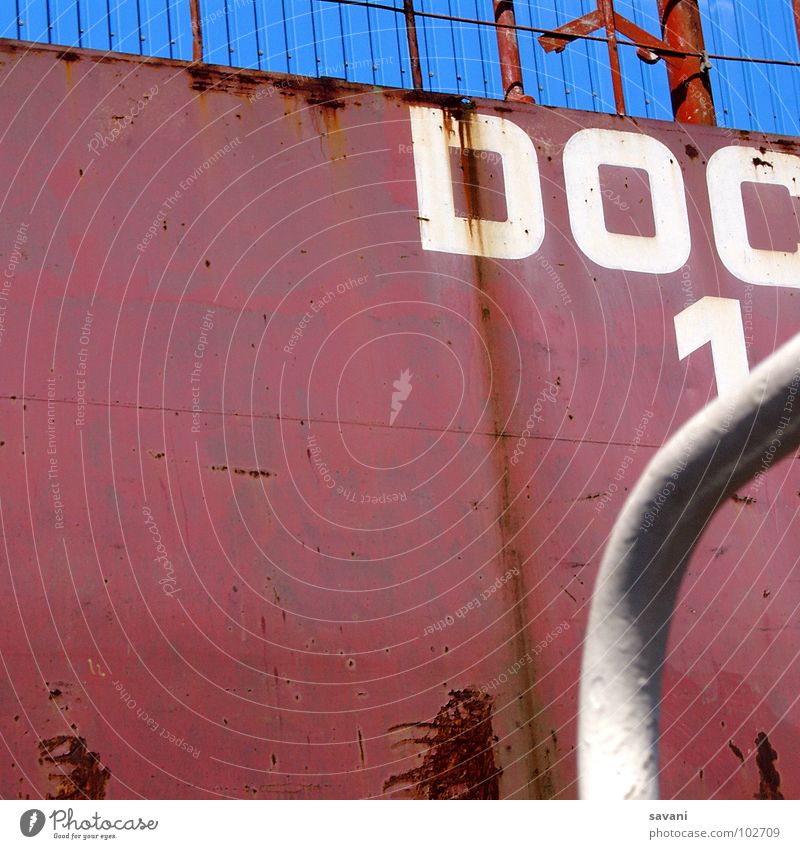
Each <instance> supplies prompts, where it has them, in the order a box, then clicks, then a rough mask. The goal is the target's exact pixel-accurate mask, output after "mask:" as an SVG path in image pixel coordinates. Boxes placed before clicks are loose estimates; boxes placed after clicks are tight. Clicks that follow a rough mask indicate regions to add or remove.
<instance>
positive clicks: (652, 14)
mask: <svg viewBox="0 0 800 849" xmlns="http://www.w3.org/2000/svg"><path fill="white" fill-rule="evenodd" d="M380 3H381V5H383V6H391V7H392V9H374V8H372V9H367V8H363V7H358V6H348V5H340V4H338V3H336V2H330V0H201V7H202V24H203V35H204V47H205V50H204V59H205V61H207V62H211V63H215V64H222V65H232V66H234V67H243V68H261V69H266V70H275V71H281V72H284V73H285V72H288V73H292V74H301V75H306V76H312V77H317V76H328V77H338V78H341V79H347V80H352V81H357V82H366V83H372V84H377V85H388V86H398V87H405V88H409V87H411V68H410V62H409V54H408V43H407V37H406V29H405V19H404V17H403V15H402V9H403V0H380ZM0 4H2V5H0V36H3V37H6V38H21V39H25V40H30V41H45V42H50V43H53V44H63V45H66V46H80V47H91V48H95V49H98V50H116V51H120V52H123V53H137V54H145V55H155V56H167V57H172V58H182V59H190V58H191V54H192V36H191V28H190V19H189V0H0ZM700 6H701V13H702V16H703V25H704V30H705V38H706V46H707V49H708V52H709V53H711V54H723V55H726V56H750V57H759V58H766V59H774V60H784V61H786V60H788V61H793V62H797V61H800V49H798V41H797V33H796V30H795V25H794V18H793V14H792V8H791V6H792V4H791V0H700ZM515 7H516V14H517V23H518V24H519V25H520V26H522V27H523V28H524V27H530V28H533V29H536V28H544V29H554V28H556V27H558V26H561V25H563V24H565V23H567V22H569V21H571V20H573V19H575V18H577V17H580V16H581V15H583V14H585V13H587V12H590V11H592V10H593V9H595V8H596V0H516V1H515ZM615 7H616V10H617V12H618V13H619V14H621V15H623V16H625V17H627V18H629V19H630V20H632V21H634V23H636V24H638V25H639V26H640V27H641V28H643V29H645V30H647V31H648V32H650V33H652V34H654V35H659V34H660V25H659V21H658V15H657V6H656V0H616V3H615ZM415 8H416V10H417V11H418V12H420V13H432V14H436V15H443V16H449V17H456V18H464V19H468V21H472V22H464V21H448V20H442V19H439V18H431V17H425V16H424V14H421V15H420V16H419V17H418V19H417V32H418V37H419V46H420V54H421V65H422V74H423V87H424V88H426V89H429V90H433V91H443V92H453V93H456V94H462V95H469V96H484V97H487V96H488V97H502V87H501V82H500V67H499V61H498V53H497V39H496V37H495V32H494V28H493V27H492V26H491V25H490V24H491V22H492V21H493V3H492V0H415ZM392 10H396V11H392ZM474 21H483V22H486V23H485V24H483V25H481V24H479V23H473V22H474ZM596 35H597V36H600V37H602V36H603V35H604V32H603V31H602V30H601V31H598V32H597V33H596ZM538 36H539V33H538V32H531V31H525V30H524V29H523V30H522V31H520V33H519V37H518V40H519V46H520V58H521V63H522V69H523V79H524V82H525V87H526V91H527V92H528V93H530V94H532V95H533V96H534V97H535V98H536V100H537V101H538V102H539V103H544V104H547V105H551V106H566V107H571V108H574V109H587V110H593V111H596V112H613V111H614V95H613V90H612V86H611V75H610V72H609V68H608V49H607V46H606V45H605V43H603V42H602V41H593V40H580V41H576V42H573V43H572V44H570V45H569V46H568V47H567V48H566V50H565V51H564V52H563V53H552V54H546V53H545V52H544V51H543V50H542V48H541V47H540V46H539V43H538V40H537V39H538ZM620 61H621V65H622V71H623V79H624V92H625V100H626V105H627V110H628V112H629V114H631V115H637V116H645V117H649V118H662V119H665V120H670V118H671V116H672V111H671V106H670V96H669V87H668V84H667V75H666V69H665V67H664V63H663V62H658V63H657V64H655V65H647V64H645V63H643V62H642V61H641V60H639V58H638V57H637V56H636V50H635V48H633V47H627V46H624V45H621V46H620ZM711 73H712V85H713V89H714V97H715V103H716V106H717V117H718V121H719V123H720V124H721V125H723V126H730V127H739V128H743V129H762V130H765V131H767V132H776V133H784V134H791V135H800V69H798V68H793V67H781V66H777V65H766V64H762V63H754V62H740V61H730V60H726V59H714V60H713V61H712V72H711Z"/></svg>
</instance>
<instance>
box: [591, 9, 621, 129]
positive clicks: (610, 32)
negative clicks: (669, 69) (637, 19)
mask: <svg viewBox="0 0 800 849" xmlns="http://www.w3.org/2000/svg"><path fill="white" fill-rule="evenodd" d="M597 7H598V9H599V10H600V15H601V16H602V18H603V26H605V28H606V39H608V64H609V67H610V68H611V84H612V85H613V87H614V103H615V105H616V108H617V114H618V115H624V114H625V92H624V91H623V88H622V69H621V67H620V64H619V46H618V45H617V22H616V20H615V18H614V0H597Z"/></svg>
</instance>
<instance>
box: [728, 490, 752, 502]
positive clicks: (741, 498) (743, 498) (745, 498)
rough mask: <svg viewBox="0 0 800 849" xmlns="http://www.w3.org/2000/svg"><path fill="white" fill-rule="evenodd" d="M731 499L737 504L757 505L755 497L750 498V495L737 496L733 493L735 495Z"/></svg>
mask: <svg viewBox="0 0 800 849" xmlns="http://www.w3.org/2000/svg"><path fill="white" fill-rule="evenodd" d="M731 498H732V499H733V500H734V501H735V502H736V503H737V504H755V503H756V500H755V498H753V497H752V496H750V495H737V494H736V493H735V492H734V493H733V495H732V496H731Z"/></svg>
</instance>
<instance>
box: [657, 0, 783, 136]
mask: <svg viewBox="0 0 800 849" xmlns="http://www.w3.org/2000/svg"><path fill="white" fill-rule="evenodd" d="M794 9H795V16H796V17H797V15H798V11H800V4H798V2H797V0H794ZM658 14H659V16H660V18H661V32H662V36H663V39H664V41H665V42H666V43H667V45H668V46H669V47H672V48H674V49H675V50H681V51H684V50H685V51H687V52H690V53H694V54H698V53H700V54H704V53H705V49H706V46H705V41H704V39H703V25H702V21H701V19H700V9H699V8H698V5H697V0H658ZM667 75H668V77H669V87H670V91H671V93H672V112H673V114H674V115H675V120H676V121H681V122H682V123H685V124H705V125H707V126H712V127H713V126H714V125H715V124H716V123H717V120H716V115H715V113H714V100H713V98H712V96H711V79H710V77H709V73H708V64H707V62H705V61H704V59H703V58H702V57H701V56H697V55H694V56H687V57H686V58H685V59H684V60H683V61H681V59H680V58H678V57H676V58H675V59H672V60H670V59H668V60H667Z"/></svg>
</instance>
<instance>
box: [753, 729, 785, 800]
mask: <svg viewBox="0 0 800 849" xmlns="http://www.w3.org/2000/svg"><path fill="white" fill-rule="evenodd" d="M755 744H756V765H757V766H758V775H759V782H758V793H754V794H753V798H754V799H783V793H781V790H780V786H781V774H780V773H779V772H778V770H777V769H775V761H777V760H778V753H777V752H776V751H775V749H773V748H772V745H771V744H770V742H769V737H767V735H766V734H765V733H764V732H763V731H759V732H758V736H757V737H756V739H755Z"/></svg>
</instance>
